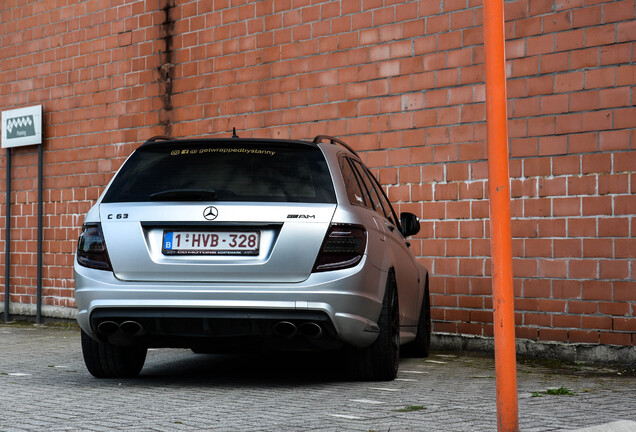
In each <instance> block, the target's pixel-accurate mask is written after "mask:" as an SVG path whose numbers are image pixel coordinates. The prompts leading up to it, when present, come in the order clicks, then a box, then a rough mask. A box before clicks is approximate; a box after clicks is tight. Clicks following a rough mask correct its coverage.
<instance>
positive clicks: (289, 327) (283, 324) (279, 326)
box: [273, 321, 298, 338]
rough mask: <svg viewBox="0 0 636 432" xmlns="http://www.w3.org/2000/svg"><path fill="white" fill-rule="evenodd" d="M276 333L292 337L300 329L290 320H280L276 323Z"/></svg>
mask: <svg viewBox="0 0 636 432" xmlns="http://www.w3.org/2000/svg"><path fill="white" fill-rule="evenodd" d="M273 330H274V334H275V335H277V336H282V337H287V338H289V337H292V336H294V335H295V334H296V331H297V330H298V329H297V327H296V325H295V324H294V323H291V322H289V321H279V322H277V323H276V324H274V329H273Z"/></svg>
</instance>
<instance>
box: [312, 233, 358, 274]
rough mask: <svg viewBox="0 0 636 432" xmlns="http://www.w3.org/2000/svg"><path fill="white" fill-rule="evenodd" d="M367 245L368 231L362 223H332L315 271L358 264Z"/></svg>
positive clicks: (315, 265)
mask: <svg viewBox="0 0 636 432" xmlns="http://www.w3.org/2000/svg"><path fill="white" fill-rule="evenodd" d="M366 247H367V231H366V230H365V229H364V227H362V226H360V225H348V224H342V225H331V226H330V227H329V231H328V232H327V235H326V236H325V240H324V241H323V243H322V247H321V248H320V253H319V254H318V258H316V263H315V264H314V269H313V272H322V271H330V270H340V269H345V268H349V267H353V266H355V265H357V264H358V263H359V262H360V261H361V260H362V257H363V256H364V251H365V250H366Z"/></svg>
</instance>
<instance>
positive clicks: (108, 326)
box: [97, 321, 119, 335]
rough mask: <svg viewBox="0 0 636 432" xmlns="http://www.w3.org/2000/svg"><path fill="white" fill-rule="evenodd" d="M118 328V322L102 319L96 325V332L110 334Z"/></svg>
mask: <svg viewBox="0 0 636 432" xmlns="http://www.w3.org/2000/svg"><path fill="white" fill-rule="evenodd" d="M118 330H119V324H117V323H116V322H115V321H102V322H100V323H99V324H98V325H97V332H98V333H101V334H105V335H112V334H115V333H117V331H118Z"/></svg>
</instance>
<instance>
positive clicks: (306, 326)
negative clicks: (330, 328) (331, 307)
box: [298, 322, 322, 339]
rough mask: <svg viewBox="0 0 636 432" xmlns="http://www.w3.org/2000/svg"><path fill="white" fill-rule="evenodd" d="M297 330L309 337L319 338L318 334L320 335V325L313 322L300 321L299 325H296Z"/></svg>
mask: <svg viewBox="0 0 636 432" xmlns="http://www.w3.org/2000/svg"><path fill="white" fill-rule="evenodd" d="M298 331H299V332H300V334H302V335H303V336H307V337H308V338H311V339H315V338H319V337H320V336H322V327H320V326H319V325H318V324H316V323H315V322H306V323H302V324H301V325H300V327H298Z"/></svg>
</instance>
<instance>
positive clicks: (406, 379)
mask: <svg viewBox="0 0 636 432" xmlns="http://www.w3.org/2000/svg"><path fill="white" fill-rule="evenodd" d="M395 380H396V381H407V382H417V380H415V379H412V378H396V379H395Z"/></svg>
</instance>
